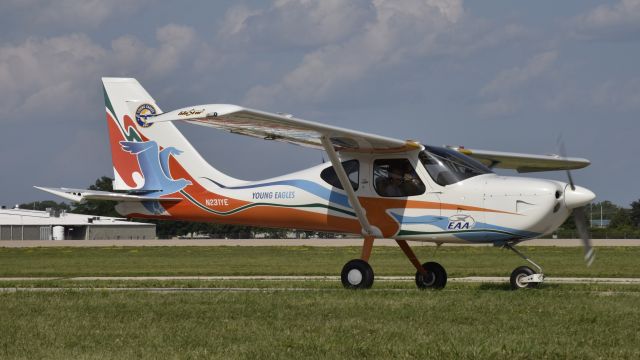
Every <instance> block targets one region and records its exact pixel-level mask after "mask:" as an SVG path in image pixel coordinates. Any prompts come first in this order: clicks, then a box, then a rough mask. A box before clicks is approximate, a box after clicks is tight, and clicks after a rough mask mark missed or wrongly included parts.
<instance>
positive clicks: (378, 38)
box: [245, 0, 464, 106]
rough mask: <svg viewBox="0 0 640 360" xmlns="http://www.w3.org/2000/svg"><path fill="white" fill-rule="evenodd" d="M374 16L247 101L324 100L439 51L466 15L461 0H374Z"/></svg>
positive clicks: (252, 92) (258, 88)
mask: <svg viewBox="0 0 640 360" xmlns="http://www.w3.org/2000/svg"><path fill="white" fill-rule="evenodd" d="M361 6H366V7H372V8H373V9H374V10H375V16H374V17H371V18H369V19H368V21H367V22H366V23H364V24H362V25H361V26H359V27H357V28H351V29H348V31H346V32H344V31H343V32H341V33H340V36H339V38H341V39H344V40H342V41H332V42H331V43H328V44H326V45H324V46H320V47H319V48H317V49H316V50H314V51H311V52H310V53H308V54H306V55H305V56H304V58H303V60H302V62H301V63H300V64H299V65H298V66H297V67H296V68H295V69H293V70H291V71H290V72H289V73H287V74H286V75H284V77H283V78H282V79H281V80H280V81H279V82H277V83H276V84H272V85H268V86H264V85H259V86H255V87H254V88H252V89H251V90H249V92H248V93H247V96H246V98H245V102H247V103H249V104H251V105H254V106H264V105H265V104H269V103H274V102H278V103H282V102H287V101H300V100H303V101H324V100H326V99H327V98H328V97H330V96H334V95H335V92H336V91H337V90H339V89H340V88H341V87H343V86H344V85H347V84H350V83H353V82H356V81H358V80H360V79H362V78H363V77H365V76H367V75H368V74H371V73H375V72H377V71H385V69H386V68H388V67H389V66H393V65H398V64H402V63H404V62H406V61H408V60H410V59H415V58H416V57H421V56H426V55H429V54H432V53H437V52H438V49H439V44H438V41H437V40H438V38H439V37H440V36H444V35H445V34H446V33H447V31H449V30H450V29H451V28H452V27H453V26H455V24H456V23H457V22H459V21H460V20H461V19H462V18H463V16H464V9H463V7H462V2H461V1H459V0H449V1H436V0H405V1H391V0H375V1H372V2H370V3H367V4H364V5H361Z"/></svg>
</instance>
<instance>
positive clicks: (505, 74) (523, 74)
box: [480, 51, 558, 95]
mask: <svg viewBox="0 0 640 360" xmlns="http://www.w3.org/2000/svg"><path fill="white" fill-rule="evenodd" d="M557 57H558V53H557V52H556V51H547V52H543V53H540V54H536V55H535V56H534V57H533V58H531V60H529V61H528V62H527V63H526V64H525V65H524V66H522V67H514V68H511V69H507V70H503V71H501V72H500V73H498V75H497V76H496V77H495V78H494V79H493V80H491V82H489V83H488V84H487V85H485V86H484V87H483V88H482V89H481V90H480V95H493V94H505V93H509V92H511V91H512V90H513V89H514V88H517V87H518V86H521V85H522V84H525V83H527V82H528V81H529V80H531V79H534V78H537V77H539V76H540V75H541V74H543V73H544V72H545V71H546V70H547V69H549V67H550V66H551V65H552V64H553V63H554V62H555V60H556V59H557Z"/></svg>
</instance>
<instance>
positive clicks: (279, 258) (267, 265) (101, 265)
mask: <svg viewBox="0 0 640 360" xmlns="http://www.w3.org/2000/svg"><path fill="white" fill-rule="evenodd" d="M521 249H522V250H523V251H524V252H525V253H527V254H528V255H529V256H530V257H531V258H533V259H534V260H535V261H536V262H538V263H539V264H541V265H542V267H543V268H544V270H545V274H546V275H547V276H586V277H617V276H624V277H640V266H638V264H639V263H640V262H639V261H638V259H640V247H602V248H598V249H597V257H596V262H595V263H594V264H593V266H591V267H586V266H585V265H584V261H583V256H582V249H581V248H559V247H522V248H521ZM414 250H415V251H416V254H417V255H418V258H419V259H420V260H421V261H422V262H426V261H438V262H440V263H441V264H442V265H443V266H444V267H445V268H446V269H447V272H448V274H449V276H450V277H458V276H472V275H478V276H508V275H509V274H510V273H511V271H512V270H513V269H514V268H515V267H517V266H520V265H523V264H526V262H525V261H524V260H522V259H520V258H519V257H517V256H516V255H515V254H513V253H512V252H511V251H508V250H504V249H499V248H493V247H442V248H440V249H438V250H437V251H436V248H435V247H416V248H415V249H414ZM359 256H360V249H359V248H357V247H338V248H326V247H226V246H217V247H138V248H130V247H103V248H71V247H69V248H17V249H16V248H0V276H99V275H104V276H107V275H113V276H129V275H131V276H133V275H338V274H340V270H341V269H342V266H343V265H344V264H345V263H346V262H347V261H349V260H350V259H353V258H357V257H359ZM370 263H371V265H372V266H373V269H374V271H375V273H376V275H412V274H415V269H414V268H413V267H412V265H411V264H410V263H409V261H408V260H407V259H406V258H405V257H404V255H403V254H402V252H401V251H400V249H399V248H395V247H376V248H374V250H373V254H372V256H371V259H370Z"/></svg>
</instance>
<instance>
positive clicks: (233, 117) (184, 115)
mask: <svg viewBox="0 0 640 360" xmlns="http://www.w3.org/2000/svg"><path fill="white" fill-rule="evenodd" d="M145 119H146V122H147V123H154V122H161V121H177V120H182V121H186V122H188V123H192V124H198V125H204V126H209V127H213V128H217V129H222V130H226V131H229V132H231V133H234V134H241V135H248V136H252V137H256V138H260V139H265V140H275V141H282V142H287V143H292V144H296V145H301V146H306V147H311V148H314V149H324V146H323V144H322V138H323V137H326V138H327V139H328V140H329V141H330V142H331V144H332V145H333V146H334V147H335V150H336V151H344V152H372V153H385V152H403V151H408V150H418V149H421V148H422V146H421V145H420V144H419V143H417V142H415V141H405V140H399V139H394V138H389V137H385V136H379V135H374V134H368V133H365V132H360V131H355V130H349V129H344V128H340V127H337V126H331V125H325V124H321V123H317V122H312V121H307V120H302V119H297V118H294V117H293V116H292V115H288V114H274V113H269V112H264V111H259V110H253V109H248V108H244V107H240V106H236V105H228V104H209V105H199V106H192V107H188V108H182V109H178V110H174V111H171V112H167V113H163V114H159V115H155V116H147V117H145Z"/></svg>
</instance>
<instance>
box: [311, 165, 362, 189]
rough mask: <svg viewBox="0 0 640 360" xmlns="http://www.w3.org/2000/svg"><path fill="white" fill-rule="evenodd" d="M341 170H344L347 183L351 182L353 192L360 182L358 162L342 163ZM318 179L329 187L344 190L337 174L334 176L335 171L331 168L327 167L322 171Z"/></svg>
mask: <svg viewBox="0 0 640 360" xmlns="http://www.w3.org/2000/svg"><path fill="white" fill-rule="evenodd" d="M342 168H344V172H346V173H347V176H348V177H349V182H351V187H352V188H353V190H354V191H355V190H358V183H359V181H360V162H358V160H347V161H343V162H342ZM320 177H321V178H322V180H324V181H326V182H327V183H328V184H329V185H331V186H333V187H337V188H338V189H340V190H344V188H343V187H342V184H341V183H340V179H338V174H336V171H335V170H334V169H333V166H329V167H328V168H326V169H324V170H322V172H321V173H320Z"/></svg>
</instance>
